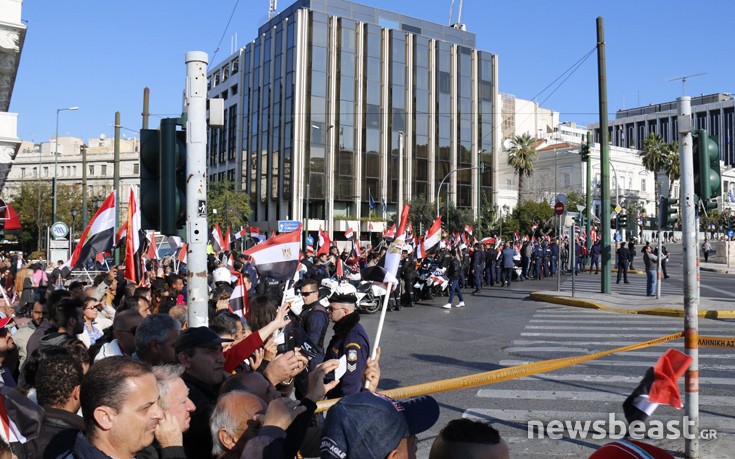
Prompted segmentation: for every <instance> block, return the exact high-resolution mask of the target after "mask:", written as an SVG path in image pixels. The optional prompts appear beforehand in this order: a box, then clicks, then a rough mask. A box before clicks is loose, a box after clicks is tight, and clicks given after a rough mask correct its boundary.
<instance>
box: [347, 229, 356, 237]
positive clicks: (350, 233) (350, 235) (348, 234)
mask: <svg viewBox="0 0 735 459" xmlns="http://www.w3.org/2000/svg"><path fill="white" fill-rule="evenodd" d="M354 236H355V232H354V231H353V230H352V228H347V231H345V238H346V239H352V238H353V237H354Z"/></svg>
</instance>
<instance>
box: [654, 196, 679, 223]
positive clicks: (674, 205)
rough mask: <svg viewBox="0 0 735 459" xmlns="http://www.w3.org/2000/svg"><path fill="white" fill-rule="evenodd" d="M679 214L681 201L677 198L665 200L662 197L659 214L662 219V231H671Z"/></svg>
mask: <svg viewBox="0 0 735 459" xmlns="http://www.w3.org/2000/svg"><path fill="white" fill-rule="evenodd" d="M678 212H679V200H678V199H676V198H665V197H663V196H661V202H660V203H659V207H658V213H659V215H660V218H661V229H671V228H673V226H674V221H676V214H677V213H678Z"/></svg>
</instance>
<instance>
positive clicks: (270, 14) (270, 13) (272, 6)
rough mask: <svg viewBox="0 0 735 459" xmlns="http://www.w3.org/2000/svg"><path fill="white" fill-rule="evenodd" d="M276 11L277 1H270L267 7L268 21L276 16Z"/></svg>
mask: <svg viewBox="0 0 735 459" xmlns="http://www.w3.org/2000/svg"><path fill="white" fill-rule="evenodd" d="M276 9H278V0H270V4H269V5H268V20H269V21H270V20H271V19H273V17H274V16H275V15H276Z"/></svg>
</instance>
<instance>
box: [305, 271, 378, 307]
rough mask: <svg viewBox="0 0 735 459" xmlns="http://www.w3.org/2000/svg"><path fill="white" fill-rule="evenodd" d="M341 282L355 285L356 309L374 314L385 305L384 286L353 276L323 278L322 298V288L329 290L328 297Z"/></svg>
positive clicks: (320, 292) (320, 291) (320, 289)
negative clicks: (338, 278)
mask: <svg viewBox="0 0 735 459" xmlns="http://www.w3.org/2000/svg"><path fill="white" fill-rule="evenodd" d="M358 278H359V275H358ZM341 284H351V285H353V286H354V287H355V290H356V293H355V295H356V296H357V303H356V306H355V309H357V310H358V311H359V312H362V313H365V314H374V313H375V312H377V311H379V310H380V308H381V307H382V306H383V297H384V296H385V294H386V290H385V287H384V286H382V285H380V284H379V283H373V282H370V281H364V280H357V279H352V278H351V277H348V278H345V279H343V280H342V281H339V280H337V279H336V278H326V279H322V285H321V287H320V288H319V297H320V298H321V296H322V289H323V288H324V289H325V291H326V292H328V294H327V298H329V295H331V294H332V293H333V292H334V291H336V290H337V288H338V287H339V286H340V285H341ZM302 304H303V301H302ZM327 305H328V303H327Z"/></svg>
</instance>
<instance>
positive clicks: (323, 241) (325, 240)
mask: <svg viewBox="0 0 735 459" xmlns="http://www.w3.org/2000/svg"><path fill="white" fill-rule="evenodd" d="M330 245H332V241H331V240H330V239H329V235H328V234H327V233H325V232H324V231H323V230H322V229H321V228H319V250H317V252H316V255H317V256H319V255H321V254H323V253H326V254H329V246H330Z"/></svg>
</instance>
